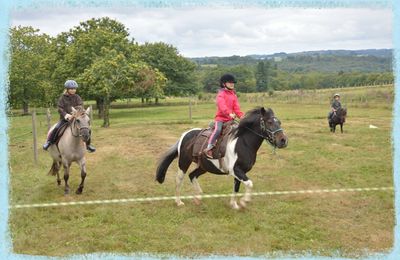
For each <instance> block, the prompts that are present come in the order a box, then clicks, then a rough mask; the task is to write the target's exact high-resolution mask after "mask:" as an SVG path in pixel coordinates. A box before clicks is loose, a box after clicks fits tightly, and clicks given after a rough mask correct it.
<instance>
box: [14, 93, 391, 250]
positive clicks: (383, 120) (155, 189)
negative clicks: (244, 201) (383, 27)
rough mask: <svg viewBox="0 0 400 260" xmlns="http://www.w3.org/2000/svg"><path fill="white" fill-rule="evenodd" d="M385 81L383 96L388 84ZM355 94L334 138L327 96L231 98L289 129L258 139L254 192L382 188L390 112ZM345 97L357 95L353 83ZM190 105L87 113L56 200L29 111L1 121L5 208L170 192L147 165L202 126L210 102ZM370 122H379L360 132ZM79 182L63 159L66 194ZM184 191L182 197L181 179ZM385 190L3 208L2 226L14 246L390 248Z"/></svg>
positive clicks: (212, 189)
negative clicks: (86, 138)
mask: <svg viewBox="0 0 400 260" xmlns="http://www.w3.org/2000/svg"><path fill="white" fill-rule="evenodd" d="M385 88H386V87H384V88H383V89H382V91H383V92H385V91H390V89H385ZM375 90H379V89H378V88H377V89H375ZM349 91H350V90H349ZM365 91H367V90H365ZM321 93H322V94H321V95H322V96H323V95H326V96H328V95H329V93H328V92H325V91H321ZM366 93H367V94H366V95H367V97H368V100H369V101H368V102H369V105H368V107H363V106H359V105H358V104H357V103H356V102H349V104H348V108H349V116H348V118H347V122H346V124H345V126H344V131H345V133H344V134H341V133H338V132H337V133H335V134H332V133H330V132H329V129H328V127H327V122H326V114H327V112H328V108H329V103H328V104H327V103H323V104H320V101H319V100H315V102H314V103H313V102H311V101H312V98H310V99H309V100H310V102H307V103H304V102H300V101H299V102H295V101H293V103H284V102H282V101H281V100H279V97H276V100H274V99H273V98H271V99H268V100H266V99H265V100H264V101H262V100H261V99H260V100H259V102H247V101H246V100H245V95H241V105H242V108H243V110H244V111H246V110H249V109H251V108H253V107H254V106H256V105H265V106H268V107H272V108H273V109H274V110H275V113H276V115H277V116H278V117H279V118H280V119H281V121H282V127H283V128H284V130H285V132H286V133H287V135H288V137H289V146H288V147H287V148H286V149H282V150H278V151H277V154H276V155H273V154H271V148H270V146H269V145H267V144H263V145H262V146H261V149H260V150H259V153H258V157H257V162H256V164H255V166H254V167H253V169H252V170H251V172H250V173H249V174H248V176H249V177H250V178H251V179H252V180H253V182H254V191H280V190H304V189H332V188H353V187H386V186H393V174H392V160H391V159H390V158H392V146H391V123H392V122H391V120H392V112H391V110H390V109H388V107H387V106H388V104H385V105H386V106H382V105H381V102H380V101H379V98H377V97H376V96H371V97H370V96H369V95H370V93H369V92H368V91H367V92H366ZM368 93H369V94H368ZM385 93H386V92H385ZM286 95H291V93H286ZM318 95H319V94H318ZM346 95H347V96H349V95H354V96H355V95H362V93H361V92H360V89H354V90H353V92H349V93H348V94H346ZM192 112H193V121H192V122H190V121H189V120H188V115H189V111H188V106H187V105H176V106H157V107H141V108H129V109H117V108H116V109H112V111H111V127H110V128H108V129H105V128H101V127H100V126H101V123H102V122H101V120H98V119H95V120H94V123H93V143H94V145H95V146H96V147H97V149H98V151H97V152H96V153H94V154H89V155H87V169H88V177H87V179H86V186H85V189H84V192H83V195H81V196H78V195H75V194H71V195H69V196H64V195H63V185H62V186H61V187H57V185H56V179H55V178H54V177H52V176H47V175H46V173H47V171H48V169H49V167H50V165H51V159H50V157H49V156H48V154H46V153H45V152H43V151H41V150H40V151H39V163H38V165H35V164H34V163H33V154H32V136H31V135H29V134H25V133H27V132H28V133H29V131H31V118H30V117H21V116H13V117H10V129H9V136H10V142H9V143H10V144H9V149H10V156H9V157H10V162H9V164H10V169H11V171H10V187H11V188H10V199H11V201H10V204H12V205H15V204H29V203H45V202H64V201H84V200H97V199H99V200H102V199H121V198H137V197H153V196H164V195H166V196H171V195H174V188H175V187H174V177H175V173H176V170H177V166H176V162H175V163H173V164H172V165H171V167H170V169H169V171H168V174H167V177H166V181H165V183H164V184H162V185H160V184H158V183H156V182H155V181H154V174H155V167H156V163H157V160H158V158H159V157H160V156H161V155H162V154H163V152H164V151H166V150H167V149H168V148H169V146H170V145H172V144H173V143H175V141H176V140H177V139H178V138H179V136H180V134H181V133H182V132H184V131H186V130H187V129H190V128H192V127H205V126H207V124H208V122H209V121H211V120H212V118H213V114H214V112H215V105H214V104H213V103H207V102H198V103H197V104H196V105H194V106H193V111H192ZM53 118H57V117H56V114H54V115H53ZM370 124H373V125H376V126H378V128H377V129H370V128H369V125H370ZM38 125H39V127H38V133H39V137H40V140H39V141H40V142H39V145H40V144H41V143H42V142H43V141H44V139H45V132H46V119H45V116H44V115H43V114H39V115H38ZM79 181H80V176H79V169H78V167H77V166H76V165H74V166H73V167H72V174H71V178H70V186H71V190H75V189H76V188H77V187H78V184H79ZM232 184H233V179H232V178H231V177H229V176H216V175H211V174H206V175H203V176H202V177H201V178H200V185H201V186H202V189H203V191H204V192H205V194H214V193H230V192H231V191H232ZM183 194H188V195H191V194H193V191H192V187H191V185H190V182H189V180H188V178H186V179H185V183H184V185H183ZM393 196H394V194H393V192H390V191H374V192H358V193H351V192H346V193H327V194H313V195H310V194H297V195H275V196H266V197H263V196H259V197H258V196H257V197H253V200H252V202H251V203H250V205H249V207H248V208H247V209H246V210H241V211H234V210H232V209H230V207H229V203H228V202H229V199H228V198H219V199H204V200H203V203H202V205H200V206H196V205H194V204H193V203H192V202H191V201H188V200H185V201H184V202H185V206H184V207H180V208H178V207H176V206H175V203H174V202H173V201H172V200H171V201H159V202H143V203H126V204H109V205H89V206H69V207H57V208H37V209H11V211H10V212H11V215H10V219H9V224H10V232H11V235H12V239H13V241H12V242H13V247H14V251H15V252H16V253H23V254H34V255H51V256H52V255H59V256H65V255H71V254H85V253H91V252H114V253H134V252H149V253H152V254H174V255H183V256H196V255H214V254H219V255H254V256H260V255H274V254H278V253H284V254H296V253H299V254H306V253H312V254H316V255H327V256H332V255H337V254H339V255H341V256H348V257H352V256H358V255H363V254H366V253H371V252H372V253H374V252H376V253H381V252H388V251H389V250H390V249H391V248H392V246H393V228H394V205H393V203H394V201H393V200H394V197H393Z"/></svg>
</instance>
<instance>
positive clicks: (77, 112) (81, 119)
mask: <svg viewBox="0 0 400 260" xmlns="http://www.w3.org/2000/svg"><path fill="white" fill-rule="evenodd" d="M89 113H90V107H88V108H87V109H86V110H85V109H84V108H83V107H80V106H79V107H76V108H74V107H72V118H73V119H72V121H71V122H72V123H71V124H72V125H73V127H74V128H75V129H76V131H77V132H78V133H79V134H77V135H76V137H77V136H80V137H81V138H82V140H83V141H84V142H87V141H88V140H89V139H90V117H89Z"/></svg>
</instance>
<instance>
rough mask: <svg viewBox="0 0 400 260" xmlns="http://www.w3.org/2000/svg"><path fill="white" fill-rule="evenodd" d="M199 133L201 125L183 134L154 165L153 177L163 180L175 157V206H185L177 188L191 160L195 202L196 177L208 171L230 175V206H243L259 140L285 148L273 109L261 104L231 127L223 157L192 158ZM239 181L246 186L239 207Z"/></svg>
mask: <svg viewBox="0 0 400 260" xmlns="http://www.w3.org/2000/svg"><path fill="white" fill-rule="evenodd" d="M200 132H201V129H200V128H194V129H191V130H189V131H187V132H185V133H183V134H182V136H181V138H180V139H179V140H178V141H177V142H176V143H175V145H173V146H172V147H171V148H170V149H169V150H168V151H167V152H166V153H165V154H164V155H163V157H162V158H161V159H160V162H159V164H158V167H157V171H156V180H157V181H158V182H159V183H163V182H164V179H165V175H166V173H167V169H168V167H169V165H170V164H171V163H172V161H173V160H175V158H177V157H178V166H179V170H178V173H177V175H176V179H175V180H176V189H175V193H176V200H175V201H176V204H177V205H178V206H181V205H184V203H183V202H182V201H181V199H180V189H181V186H182V181H183V178H184V175H185V174H186V172H187V170H188V169H189V166H190V165H191V163H192V162H194V163H195V164H196V168H195V169H194V170H193V171H192V172H190V173H189V178H190V181H191V183H192V184H193V188H194V190H195V202H196V204H199V203H200V199H201V193H202V190H201V187H200V185H199V182H198V178H199V177H200V176H201V175H202V174H204V173H206V172H210V173H213V174H219V175H232V176H233V177H234V185H233V193H232V196H231V201H230V205H231V206H232V208H234V209H239V208H240V206H242V207H245V206H246V203H247V202H249V201H250V197H251V189H252V187H253V182H252V181H251V180H250V179H249V178H248V177H247V172H249V171H250V170H251V168H252V167H253V165H254V163H255V162H256V157H257V151H258V149H259V148H260V146H261V144H262V142H263V141H264V140H267V141H268V142H269V143H270V144H271V145H273V146H274V147H278V148H284V147H286V146H287V144H288V138H287V136H286V135H285V134H284V132H283V129H282V128H281V122H280V121H279V120H278V118H276V117H275V115H274V112H273V111H272V109H270V108H268V109H264V108H263V107H261V108H256V109H253V110H251V111H248V112H247V113H246V115H245V116H244V117H243V118H242V119H241V120H240V123H239V125H238V126H237V128H233V129H232V130H231V132H230V133H229V137H228V138H229V139H228V143H227V147H226V152H225V156H224V157H223V158H222V159H209V158H207V157H206V156H205V155H204V154H201V156H200V158H198V160H195V159H194V158H193V155H192V151H193V145H194V141H193V140H194V139H195V138H196V137H197V136H198V135H199V133H200ZM221 160H222V161H221ZM221 162H222V163H221ZM241 183H243V184H244V185H245V194H244V196H243V198H241V199H240V200H239V204H240V206H239V205H238V203H237V201H236V197H237V193H238V192H239V188H240V184H241Z"/></svg>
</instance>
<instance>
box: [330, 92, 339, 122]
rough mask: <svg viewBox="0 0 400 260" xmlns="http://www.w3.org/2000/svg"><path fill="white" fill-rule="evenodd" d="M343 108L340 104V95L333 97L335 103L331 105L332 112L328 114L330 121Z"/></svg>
mask: <svg viewBox="0 0 400 260" xmlns="http://www.w3.org/2000/svg"><path fill="white" fill-rule="evenodd" d="M341 107H342V104H341V103H340V95H339V94H337V93H336V94H335V95H333V101H332V103H331V108H332V109H331V111H330V112H329V114H328V120H330V119H331V118H332V116H333V115H334V114H336V111H337V110H338V109H339V108H341Z"/></svg>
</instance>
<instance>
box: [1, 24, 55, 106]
mask: <svg viewBox="0 0 400 260" xmlns="http://www.w3.org/2000/svg"><path fill="white" fill-rule="evenodd" d="M10 39H11V41H10V42H11V44H10V48H11V63H10V73H9V79H10V92H9V101H10V104H11V106H13V107H19V106H22V109H23V113H24V114H27V113H28V108H29V104H34V105H46V104H48V103H49V102H51V99H52V93H53V91H52V88H51V86H52V83H51V81H50V73H51V72H50V70H49V66H48V64H49V63H48V59H49V57H51V53H50V44H51V40H52V39H51V37H49V36H48V35H46V34H39V30H37V29H34V28H32V27H22V26H18V27H14V28H12V29H11V30H10Z"/></svg>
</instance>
